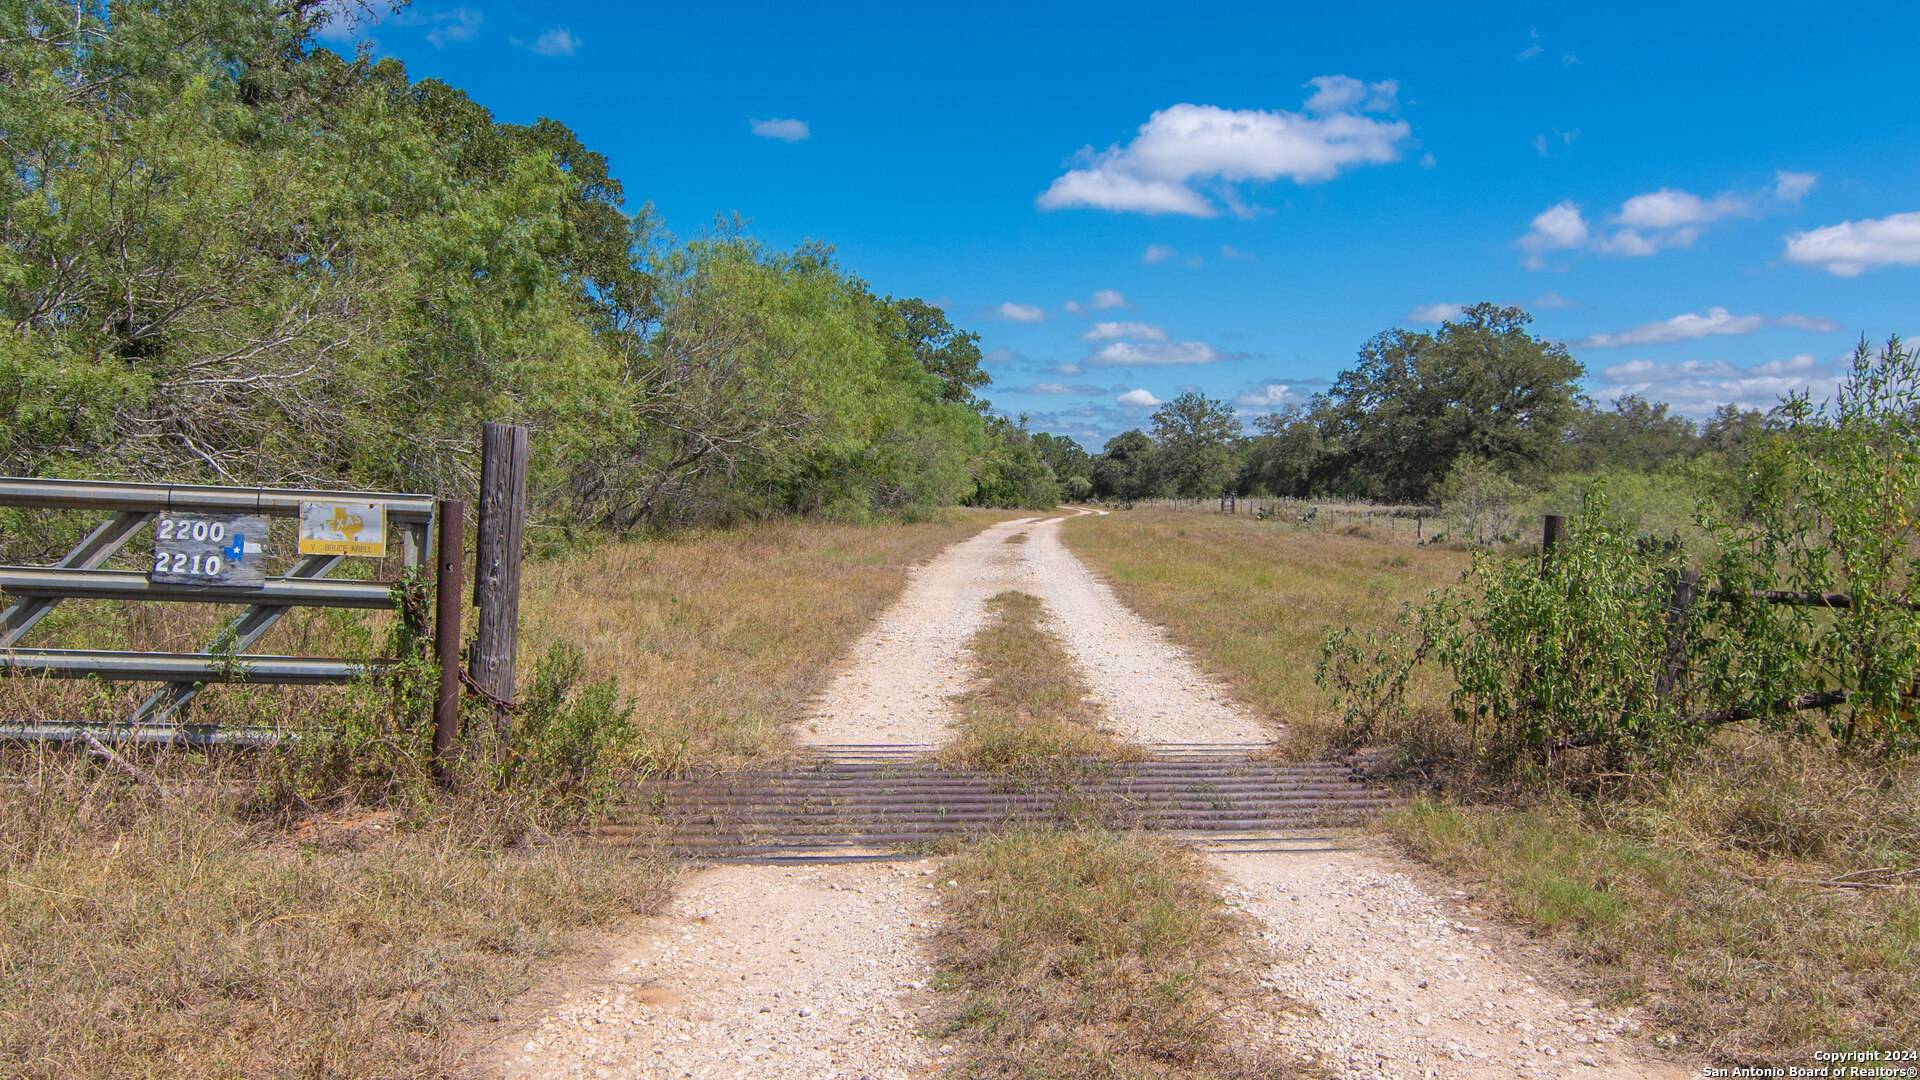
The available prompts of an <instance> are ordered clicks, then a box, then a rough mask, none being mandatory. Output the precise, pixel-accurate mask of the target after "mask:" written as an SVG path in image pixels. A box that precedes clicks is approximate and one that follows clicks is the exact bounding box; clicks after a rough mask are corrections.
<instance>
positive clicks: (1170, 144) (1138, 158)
mask: <svg viewBox="0 0 1920 1080" xmlns="http://www.w3.org/2000/svg"><path fill="white" fill-rule="evenodd" d="M1307 85H1308V86H1309V87H1311V88H1312V90H1313V93H1312V95H1311V96H1310V97H1308V99H1307V101H1306V104H1305V105H1304V106H1303V107H1302V111H1300V112H1288V111H1284V110H1274V111H1264V110H1259V109H1223V108H1219V107H1217V106H1213V105H1194V104H1186V103H1183V104H1179V105H1173V106H1170V107H1168V108H1165V109H1161V110H1159V111H1158V112H1155V113H1154V114H1153V115H1152V116H1151V117H1149V118H1148V119H1147V122H1146V123H1144V124H1142V125H1140V128H1139V130H1138V131H1137V132H1136V133H1135V135H1134V137H1133V139H1132V140H1131V141H1130V142H1128V143H1126V144H1125V145H1124V146H1123V145H1118V144H1116V145H1113V146H1109V147H1108V148H1107V149H1105V150H1102V151H1095V150H1094V149H1093V148H1092V147H1087V148H1085V149H1083V150H1082V151H1081V152H1080V155H1079V162H1078V164H1077V166H1076V167H1075V168H1072V169H1069V170H1068V171H1067V172H1066V173H1064V174H1062V175H1061V176H1060V177H1058V178H1057V179H1055V180H1054V181H1053V183H1052V185H1050V186H1049V187H1048V188H1047V190H1046V191H1045V192H1042V193H1041V195H1040V197H1039V199H1038V200H1037V202H1038V204H1039V206H1040V208H1041V209H1042V210H1061V209H1066V208H1069V207H1090V208H1093V209H1099V210H1114V211H1119V212H1124V213H1139V214H1182V215H1186V216H1189V217H1217V216H1219V214H1220V211H1221V208H1222V207H1225V208H1226V209H1228V210H1229V211H1232V212H1234V213H1236V214H1239V215H1241V216H1246V215H1247V214H1249V213H1250V212H1251V211H1249V210H1248V209H1247V208H1246V207H1245V206H1244V205H1243V203H1242V201H1241V196H1240V194H1239V188H1238V185H1241V184H1247V183H1260V182H1269V181H1273V180H1277V179H1281V178H1285V179H1289V180H1292V181H1293V182H1294V183H1296V184H1311V183H1319V182H1322V181H1326V180H1331V179H1333V178H1334V177H1335V176H1338V175H1339V174H1340V173H1341V172H1343V171H1346V170H1348V169H1352V168H1358V167H1360V166H1363V165H1375V164H1384V163H1387V162H1391V161H1395V160H1397V159H1398V158H1399V156H1400V147H1401V144H1402V143H1404V142H1405V141H1406V140H1407V139H1408V138H1409V137H1410V136H1411V135H1412V129H1411V128H1410V127H1409V126H1408V125H1407V123H1406V121H1404V120H1399V119H1395V118H1392V117H1391V116H1381V115H1374V114H1380V113H1391V112H1392V111H1393V109H1394V108H1395V107H1396V105H1397V98H1398V95H1399V85H1398V84H1397V83H1395V82H1393V81H1392V80H1387V81H1383V82H1373V83H1368V82H1362V81H1361V80H1359V79H1354V78H1350V77H1348V76H1345V75H1323V76H1320V77H1319V78H1316V79H1313V80H1312V81H1310V82H1309V83H1308V84H1307Z"/></svg>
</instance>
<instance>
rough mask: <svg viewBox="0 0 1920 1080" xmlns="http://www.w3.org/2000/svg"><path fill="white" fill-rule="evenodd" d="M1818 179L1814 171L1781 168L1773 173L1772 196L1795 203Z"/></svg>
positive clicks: (1803, 196)
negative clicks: (1791, 170)
mask: <svg viewBox="0 0 1920 1080" xmlns="http://www.w3.org/2000/svg"><path fill="white" fill-rule="evenodd" d="M1819 179H1820V177H1819V176H1817V175H1816V174H1814V173H1805V172H1788V171H1787V170H1785V169H1781V170H1779V171H1777V172H1775V173H1774V174H1773V197H1774V198H1776V199H1779V200H1780V201H1781V202H1790V203H1797V202H1799V201H1800V200H1801V199H1804V198H1806V197H1807V193H1808V192H1810V191H1812V190H1813V185H1814V184H1815V183H1817V182H1818V181H1819Z"/></svg>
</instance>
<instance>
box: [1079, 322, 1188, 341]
mask: <svg viewBox="0 0 1920 1080" xmlns="http://www.w3.org/2000/svg"><path fill="white" fill-rule="evenodd" d="M1120 338H1133V339H1135V340H1137V341H1165V340H1167V332H1166V331H1165V330H1163V329H1161V328H1160V327H1158V326H1155V325H1154V324H1152V323H1142V322H1098V323H1094V324H1093V325H1092V326H1089V327H1087V329H1086V331H1085V332H1083V333H1082V334H1081V335H1080V339H1081V340H1082V341H1116V340H1119V339H1120Z"/></svg>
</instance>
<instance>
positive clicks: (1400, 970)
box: [479, 518, 1697, 1080]
mask: <svg viewBox="0 0 1920 1080" xmlns="http://www.w3.org/2000/svg"><path fill="white" fill-rule="evenodd" d="M1060 521H1061V519H1059V518H1051V519H1047V520H1044V521H1036V520H1034V519H1022V520H1019V521H1009V522H1004V523H1002V524H999V525H995V526H992V527H990V528H988V529H986V530H984V531H982V532H981V533H980V534H979V535H977V536H975V537H973V538H971V539H969V540H966V541H962V542H961V543H959V544H956V545H954V546H953V547H952V548H949V549H948V550H947V551H946V552H944V553H942V554H941V555H940V556H939V557H938V558H936V559H935V560H933V561H932V562H930V563H928V564H927V565H925V566H923V567H921V568H919V570H917V571H916V572H915V573H914V574H913V575H912V578H911V579H910V582H909V584H908V586H907V588H906V590H905V592H904V594H903V595H902V596H901V598H900V600H899V601H898V602H897V603H896V604H895V605H894V606H893V607H892V608H891V609H889V610H888V611H887V612H886V613H885V614H884V615H883V616H882V617H881V618H880V619H879V621H878V622H877V623H876V624H875V626H874V628H873V629H872V631H871V632H869V633H868V634H867V635H865V636H864V637H863V638H862V639H861V640H860V642H859V643H858V644H857V645H856V646H855V647H854V648H853V649H852V651H851V653H850V655H849V657H848V659H847V662H846V663H845V664H844V665H843V667H842V668H841V669H840V670H839V671H838V673H837V674H836V675H835V676H834V677H833V678H832V679H831V680H830V684H829V686H828V688H827V690H826V692H825V693H824V694H822V695H821V697H820V699H819V700H818V701H817V702H815V703H814V705H813V708H812V709H811V710H810V716H809V718H808V719H806V720H804V721H802V723H801V724H800V725H799V730H798V732H797V735H798V737H799V739H800V740H801V741H802V742H807V743H815V744H852V743H866V744H890V745H927V744H935V743H938V742H940V741H941V740H942V739H943V738H944V737H945V735H946V733H947V731H948V725H949V723H950V721H951V717H952V703H951V701H950V700H949V699H950V698H951V696H952V695H954V694H956V693H958V692H959V691H960V690H961V689H963V688H964V685H965V680H966V677H967V665H966V662H965V647H966V642H967V640H968V638H969V637H971V636H972V634H973V633H974V632H975V631H977V630H978V629H979V628H980V626H981V625H982V624H983V622H984V620H985V602H986V600H987V599H988V598H989V597H991V596H993V595H994V594H995V593H998V592H1000V591H1003V590H1005V589H1021V590H1024V591H1026V592H1030V593H1032V594H1034V595H1036V596H1038V597H1040V598H1041V599H1042V600H1043V601H1044V602H1045V603H1046V605H1047V607H1048V609H1049V612H1050V615H1049V618H1050V623H1051V626H1050V628H1051V629H1052V630H1054V631H1055V632H1056V633H1058V634H1060V636H1061V637H1062V638H1063V639H1064V640H1065V641H1066V643H1067V645H1068V648H1069V651H1070V652H1071V653H1072V655H1073V656H1074V658H1075V660H1076V661H1077V662H1078V663H1079V665H1080V666H1081V667H1082V668H1083V669H1084V675H1085V677H1086V680H1087V682H1088V684H1089V686H1090V687H1091V688H1092V690H1093V693H1094V695H1095V697H1096V698H1097V699H1098V702H1099V704H1100V705H1101V707H1102V709H1103V710H1104V712H1105V715H1106V719H1107V721H1108V722H1109V723H1110V724H1111V725H1113V728H1114V730H1115V731H1116V732H1117V733H1119V734H1121V735H1123V736H1125V737H1128V738H1132V739H1135V740H1137V741H1139V742H1143V743H1178V742H1215V743H1219V742H1259V741H1264V740H1266V739H1268V738H1270V737H1271V733H1270V732H1269V731H1267V730H1266V729H1264V728H1263V727H1262V726H1261V725H1260V724H1259V723H1258V721H1256V720H1255V719H1254V718H1253V717H1252V716H1251V715H1250V714H1249V713H1247V711H1246V710H1244V709H1243V708H1241V707H1240V706H1238V705H1237V704H1236V703H1235V702H1234V701H1233V700H1232V698H1231V697H1230V696H1229V695H1228V694H1227V693H1226V691H1225V690H1224V689H1223V688H1222V687H1221V686H1219V685H1218V684H1217V683H1215V682H1214V681H1212V680H1211V679H1209V678H1208V677H1206V676H1205V675H1204V674H1203V673H1201V672H1200V671H1199V670H1198V669H1197V668H1196V667H1195V665H1194V664H1193V663H1192V662H1191V661H1190V660H1189V659H1188V658H1187V657H1186V656H1185V655H1184V654H1183V653H1182V652H1181V651H1180V650H1179V649H1178V648H1176V647H1175V646H1174V645H1173V644H1172V643H1171V642H1170V641H1169V640H1168V639H1167V638H1166V636H1165V634H1164V633H1162V632H1161V631H1160V630H1159V629H1158V628H1157V627H1154V626H1153V625H1152V624H1150V623H1147V622H1146V621H1145V620H1143V619H1141V618H1139V617H1138V616H1137V615H1135V614H1133V613H1132V612H1131V611H1128V610H1127V609H1126V608H1125V606H1124V605H1122V604H1121V603H1120V602H1119V600H1118V598H1117V597H1115V595H1114V594H1113V592H1112V590H1111V589H1110V588H1108V587H1107V585H1106V584H1105V583H1104V582H1102V581H1100V580H1099V579H1098V578H1097V577H1095V576H1094V575H1093V574H1092V573H1091V572H1090V571H1089V570H1088V569H1087V568H1086V567H1085V565H1083V564H1082V563H1081V562H1080V561H1079V560H1078V559H1076V558H1075V557H1074V556H1073V555H1072V553H1071V552H1069V551H1068V550H1067V548H1066V547H1065V545H1064V544H1063V543H1062V542H1061V539H1060ZM1020 532H1025V533H1027V534H1028V539H1027V541H1026V542H1025V543H1020V544H1010V543H1007V542H1006V541H1007V538H1008V537H1009V536H1011V535H1013V534H1016V533H1020ZM1209 857H1210V858H1211V859H1212V861H1213V863H1214V865H1215V866H1217V867H1218V869H1219V871H1220V873H1221V874H1222V875H1223V877H1224V879H1225V880H1226V881H1227V882H1229V885H1228V898H1229V900H1230V901H1231V902H1232V903H1234V904H1236V905H1237V906H1240V907H1242V908H1244V909H1245V910H1246V911H1247V912H1248V913H1249V914H1251V915H1252V916H1254V917H1255V918H1256V919H1258V920H1259V923H1260V925H1261V926H1262V928H1263V931H1262V932H1263V933H1264V934H1265V935H1266V937H1267V939H1268V941H1269V943H1270V944H1271V945H1272V946H1273V948H1274V951H1275V955H1277V956H1278V958H1279V960H1278V962H1277V963H1276V964H1275V966H1274V967H1273V968H1272V970H1271V971H1270V972H1268V985H1269V988H1270V989H1271V990H1273V991H1274V994H1273V1000H1275V1001H1292V1002H1297V1003H1301V1005H1302V1006H1303V1008H1301V1009H1299V1010H1297V1011H1295V1010H1286V1011H1268V1012H1264V1013H1262V1012H1260V1010H1258V1009H1256V1010H1255V1013H1256V1015H1255V1016H1254V1018H1253V1020H1252V1024H1253V1025H1254V1027H1255V1028H1258V1029H1259V1030H1251V1031H1248V1032H1247V1033H1246V1036H1247V1038H1248V1039H1250V1040H1252V1041H1253V1042H1256V1043H1261V1044H1264V1043H1266V1042H1268V1041H1269V1040H1272V1041H1274V1042H1277V1043H1278V1044H1279V1045H1281V1046H1283V1047H1285V1048H1286V1049H1288V1050H1289V1051H1291V1052H1293V1053H1294V1054H1297V1055H1299V1056H1301V1057H1304V1058H1308V1059H1311V1060H1314V1061H1316V1062H1318V1063H1319V1064H1320V1065H1321V1067H1323V1068H1324V1069H1325V1070H1327V1072H1328V1073H1329V1074H1330V1075H1334V1076H1340V1077H1355V1078H1357V1077H1396V1078H1397V1077H1462V1078H1465V1077H1494V1078H1517V1077H1592V1078H1609V1080H1610V1078H1616V1077H1643V1076H1653V1077H1662V1076H1674V1077H1677V1076H1680V1075H1682V1074H1683V1073H1686V1072H1687V1070H1683V1069H1680V1068H1678V1067H1676V1066H1673V1065H1671V1064H1669V1063H1667V1062H1664V1061H1661V1060H1658V1059H1655V1058H1652V1057H1649V1056H1648V1055H1647V1052H1646V1051H1645V1050H1644V1048H1643V1047H1642V1046H1641V1045H1640V1044H1639V1043H1638V1042H1637V1041H1636V1040H1634V1039H1633V1038H1632V1037H1631V1036H1632V1035H1633V1033H1634V1031H1635V1030H1636V1028H1637V1025H1636V1024H1635V1022H1634V1021H1633V1020H1632V1019H1631V1018H1630V1017H1626V1016H1621V1015H1617V1014H1614V1013H1610V1012H1607V1011H1604V1010H1601V1009H1597V1008H1595V1007H1594V1006H1593V1005H1592V1003H1590V1002H1584V1001H1578V1000H1572V999H1570V998H1568V997H1567V996H1566V995H1564V994H1561V993H1559V992H1557V991H1555V990H1553V989H1551V988H1550V987H1549V986H1548V985H1547V984H1545V983H1543V982H1540V981H1537V980H1536V976H1535V975H1534V974H1531V973H1530V972H1529V971H1527V970H1526V969H1525V968H1526V965H1525V964H1524V963H1523V960H1522V959H1521V958H1517V957H1515V956H1511V955H1503V953H1502V951H1501V950H1500V949H1499V948H1498V947H1497V946H1496V945H1494V944H1491V943H1490V942H1491V941H1492V940H1493V939H1495V938H1498V937H1499V935H1496V934H1491V933H1484V934H1483V933H1482V932H1481V931H1477V930H1475V929H1474V928H1473V927H1472V926H1471V925H1469V924H1468V923H1467V922H1465V921H1463V920H1462V918H1461V917H1460V916H1459V915H1458V914H1457V912H1456V910H1455V907H1456V905H1454V904H1452V903H1450V902H1449V901H1447V900H1443V899H1442V898H1441V897H1440V896H1439V895H1437V894H1436V893H1435V892H1434V891H1432V890H1430V889H1428V888H1425V887H1423V886H1422V885H1421V884H1420V883H1419V882H1418V881H1417V880H1416V878H1415V876H1414V875H1415V871H1413V870H1412V868H1411V867H1409V866H1408V864H1407V863H1406V862H1405V861H1404V860H1402V859H1400V858H1399V857H1397V856H1394V855H1391V854H1388V853H1384V852H1373V851H1339V850H1322V851H1301V850H1294V851H1290V852H1269V853H1248V852H1245V851H1241V852H1237V853H1234V854H1214V855H1211V856H1209ZM934 866H935V864H934V863H933V862H931V861H920V862H911V863H858V864H839V865H810V866H802V867H781V866H723V867H718V868H714V869H709V870H706V871H703V872H701V873H699V874H696V875H694V876H693V877H691V878H690V879H689V880H688V882H687V883H686V884H685V885H684V887H683V888H682V889H681V891H680V893H679V894H678V896H677V898H676V900H675V901H674V903H673V906H672V908H671V910H670V911H668V912H667V913H666V914H664V915H662V916H659V917H657V918H653V919H648V920H646V921H645V925H644V926H643V927H642V928H641V930H640V932H638V933H636V934H633V935H630V936H629V937H627V938H625V939H624V940H622V941H621V942H619V943H617V944H616V946H615V951H614V953H613V955H612V956H611V958H610V959H609V960H607V961H606V962H605V963H595V964H590V965H587V968H588V969H587V970H581V971H573V972H568V973H564V974H563V975H562V976H561V978H560V979H559V980H558V982H557V986H556V992H555V995H554V996H555V997H556V998H557V1001H558V1003H557V1004H554V1005H552V1006H551V1007H548V1008H545V1009H543V1010H541V1011H540V1013H539V1015H537V1016H536V1017H535V1018H534V1019H532V1020H531V1021H529V1022H528V1023H527V1024H526V1025H524V1026H521V1027H514V1028H513V1031H514V1032H515V1034H513V1035H512V1036H511V1037H509V1038H508V1039H507V1040H506V1041H505V1042H504V1043H496V1044H495V1045H494V1047H493V1048H492V1050H491V1051H490V1052H489V1053H488V1054H487V1056H486V1057H485V1060H483V1061H482V1062H481V1063H480V1069H479V1071H480V1072H481V1073H483V1074H484V1075H489V1076H496V1077H526V1078H540V1080H548V1078H560V1077H596V1078H598V1077H609V1078H611V1077H648V1078H653V1077H660V1078H666V1077H675V1078H692V1077H699V1078H706V1077H716V1078H717V1077H756V1078H759V1077H766V1078H773V1080H784V1078H795V1080H798V1078H802V1077H805V1078H809V1080H811V1078H847V1080H880V1078H893V1077H906V1076H924V1075H927V1074H928V1073H930V1072H937V1071H938V1070H939V1066H940V1065H941V1064H942V1063H943V1058H944V1056H945V1052H946V1048H945V1047H944V1046H943V1045H942V1044H941V1043H940V1042H939V1041H938V1040H935V1039H932V1038H929V1037H927V1036H926V1035H925V1034H924V1033H923V1032H924V1030H925V1027H926V1022H927V1019H928V1017H929V1015H930V1010H932V1009H933V1008H935V1007H936V1006H935V1003H934V1002H933V1000H932V995H931V994H930V992H929V990H928V987H927V984H928V981H929V980H930V979H931V968H930V962H929V957H930V938H931V934H932V924H933V922H934V921H935V920H936V919H937V917H938V904H939V899H938V896H937V893H938V891H939V885H938V883H937V882H936V880H935V879H934V878H933V877H932V876H931V875H932V874H933V873H934V871H933V867H934ZM1244 1013H1245V1010H1239V1011H1237V1015H1236V1016H1235V1017H1234V1019H1233V1024H1234V1026H1236V1027H1241V1028H1244V1027H1245V1026H1246V1025H1247V1024H1248V1020H1247V1018H1246V1016H1245V1015H1244ZM1262 1025H1264V1027H1263V1026H1262ZM1696 1072H1697V1070H1696Z"/></svg>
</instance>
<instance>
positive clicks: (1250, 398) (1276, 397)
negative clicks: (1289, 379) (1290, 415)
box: [1233, 382, 1293, 409]
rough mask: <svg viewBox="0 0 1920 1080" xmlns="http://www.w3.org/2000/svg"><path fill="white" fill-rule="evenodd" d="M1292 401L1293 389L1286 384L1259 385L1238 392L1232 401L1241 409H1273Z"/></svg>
mask: <svg viewBox="0 0 1920 1080" xmlns="http://www.w3.org/2000/svg"><path fill="white" fill-rule="evenodd" d="M1292 399H1293V388H1292V387H1290V386H1288V385H1287V384H1286V383H1274V382H1270V383H1261V384H1260V385H1258V386H1253V387H1249V388H1247V389H1245V390H1242V391H1240V393H1239V394H1238V395H1236V396H1235V397H1234V399H1233V403H1234V404H1235V405H1238V406H1240V407H1241V408H1243V409H1275V408H1279V407H1280V406H1282V405H1285V404H1286V403H1287V402H1288V401H1290V400H1292Z"/></svg>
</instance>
